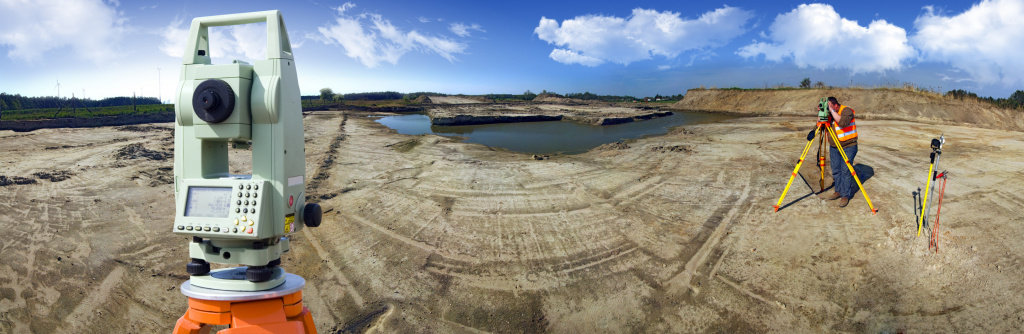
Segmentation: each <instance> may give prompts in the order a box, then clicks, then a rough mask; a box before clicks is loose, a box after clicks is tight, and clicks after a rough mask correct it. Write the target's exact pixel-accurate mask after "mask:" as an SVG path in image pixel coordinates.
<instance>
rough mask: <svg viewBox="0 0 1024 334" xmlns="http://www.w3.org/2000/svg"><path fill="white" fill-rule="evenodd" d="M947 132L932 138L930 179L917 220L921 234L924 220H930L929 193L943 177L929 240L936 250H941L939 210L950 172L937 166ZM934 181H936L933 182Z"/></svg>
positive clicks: (930, 245)
mask: <svg viewBox="0 0 1024 334" xmlns="http://www.w3.org/2000/svg"><path fill="white" fill-rule="evenodd" d="M945 137H946V136H945V134H942V135H939V138H937V139H932V142H931V148H932V153H931V155H929V157H930V159H931V164H930V165H929V166H928V181H927V182H926V183H925V186H924V199H923V200H922V205H921V211H920V212H919V219H918V221H917V235H918V236H921V229H922V228H923V227H924V222H926V221H928V193H929V192H931V191H930V190H932V188H935V183H938V181H937V180H938V179H942V188H941V190H940V192H939V209H938V210H937V211H935V224H934V225H933V226H932V235H931V237H930V238H929V240H928V249H931V248H932V247H935V252H938V251H939V239H938V237H939V236H938V234H939V212H941V211H942V197H943V196H944V195H945V194H946V175H947V174H948V172H946V171H942V173H939V172H938V169H937V168H935V167H937V166H938V165H939V158H941V157H942V145H944V144H945V143H946V138H945ZM932 181H936V182H935V183H932Z"/></svg>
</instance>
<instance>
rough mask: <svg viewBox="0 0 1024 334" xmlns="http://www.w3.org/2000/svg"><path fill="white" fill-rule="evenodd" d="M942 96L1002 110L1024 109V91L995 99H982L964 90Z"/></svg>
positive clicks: (952, 91)
mask: <svg viewBox="0 0 1024 334" xmlns="http://www.w3.org/2000/svg"><path fill="white" fill-rule="evenodd" d="M942 96H945V97H948V98H952V99H957V100H964V99H973V100H977V101H981V102H987V103H991V104H992V105H995V106H997V107H1000V108H1007V109H1021V108H1024V91H1022V90H1017V91H1016V92H1013V94H1010V97H1009V98H993V97H991V96H989V97H981V96H978V94H975V93H972V92H969V91H966V90H963V89H954V90H951V91H948V92H946V94H943V95H942Z"/></svg>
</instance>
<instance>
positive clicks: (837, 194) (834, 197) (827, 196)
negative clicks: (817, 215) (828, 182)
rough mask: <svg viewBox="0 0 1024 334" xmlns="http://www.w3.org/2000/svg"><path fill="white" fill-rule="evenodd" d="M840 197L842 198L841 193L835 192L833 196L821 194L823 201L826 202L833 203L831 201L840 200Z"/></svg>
mask: <svg viewBox="0 0 1024 334" xmlns="http://www.w3.org/2000/svg"><path fill="white" fill-rule="evenodd" d="M840 197H842V196H840V195H839V193H837V192H834V191H833V192H832V194H831V195H826V194H821V199H823V200H826V201H831V200H834V199H837V198H840Z"/></svg>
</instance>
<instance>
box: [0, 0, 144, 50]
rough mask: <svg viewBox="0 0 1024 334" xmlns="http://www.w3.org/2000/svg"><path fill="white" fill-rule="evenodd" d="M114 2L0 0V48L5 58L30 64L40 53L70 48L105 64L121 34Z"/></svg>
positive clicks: (120, 22) (121, 26)
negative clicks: (0, 46)
mask: <svg viewBox="0 0 1024 334" xmlns="http://www.w3.org/2000/svg"><path fill="white" fill-rule="evenodd" d="M118 4H119V3H118V2H117V1H111V2H110V3H104V2H103V1H101V0H66V1H56V0H45V1H29V0H0V13H3V19H0V45H3V46H7V47H9V48H10V50H9V51H8V52H7V57H9V58H11V59H18V60H24V61H27V62H32V61H35V60H38V59H39V58H40V57H42V55H43V54H44V53H46V52H47V51H50V50H54V49H59V48H63V47H70V48H71V52H70V53H72V54H75V55H77V56H79V57H81V58H85V59H89V60H93V61H96V62H100V61H105V60H109V59H110V57H111V54H113V52H111V50H112V49H116V48H117V43H118V42H119V41H120V39H121V36H122V34H123V33H124V30H125V27H124V25H125V21H126V19H125V18H124V17H123V16H122V15H121V14H119V13H118V12H117V9H116V7H117V6H118Z"/></svg>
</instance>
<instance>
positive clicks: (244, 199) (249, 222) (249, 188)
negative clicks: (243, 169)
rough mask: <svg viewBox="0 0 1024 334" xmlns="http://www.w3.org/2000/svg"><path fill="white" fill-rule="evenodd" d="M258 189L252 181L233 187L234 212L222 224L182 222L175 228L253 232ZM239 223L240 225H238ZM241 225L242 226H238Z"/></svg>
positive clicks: (240, 232)
mask: <svg viewBox="0 0 1024 334" xmlns="http://www.w3.org/2000/svg"><path fill="white" fill-rule="evenodd" d="M259 190H260V185H259V184H254V183H244V184H239V185H238V186H236V187H234V188H233V193H234V194H233V195H234V196H233V197H234V198H235V200H234V203H233V204H234V205H233V206H234V208H233V209H231V211H232V212H233V213H234V215H233V217H229V219H226V220H225V223H224V224H223V225H224V226H220V227H214V226H206V224H201V225H202V226H197V225H188V224H182V225H178V226H176V227H175V228H176V229H177V230H179V231H197V232H218V233H225V234H227V233H236V234H253V233H254V232H255V231H254V229H253V228H252V227H250V226H254V225H255V224H256V221H254V220H253V219H252V218H256V217H258V216H257V215H256V214H257V210H256V209H257V208H258V206H257V204H258V202H257V201H259ZM239 225H241V226H239ZM239 227H242V228H239Z"/></svg>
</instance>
